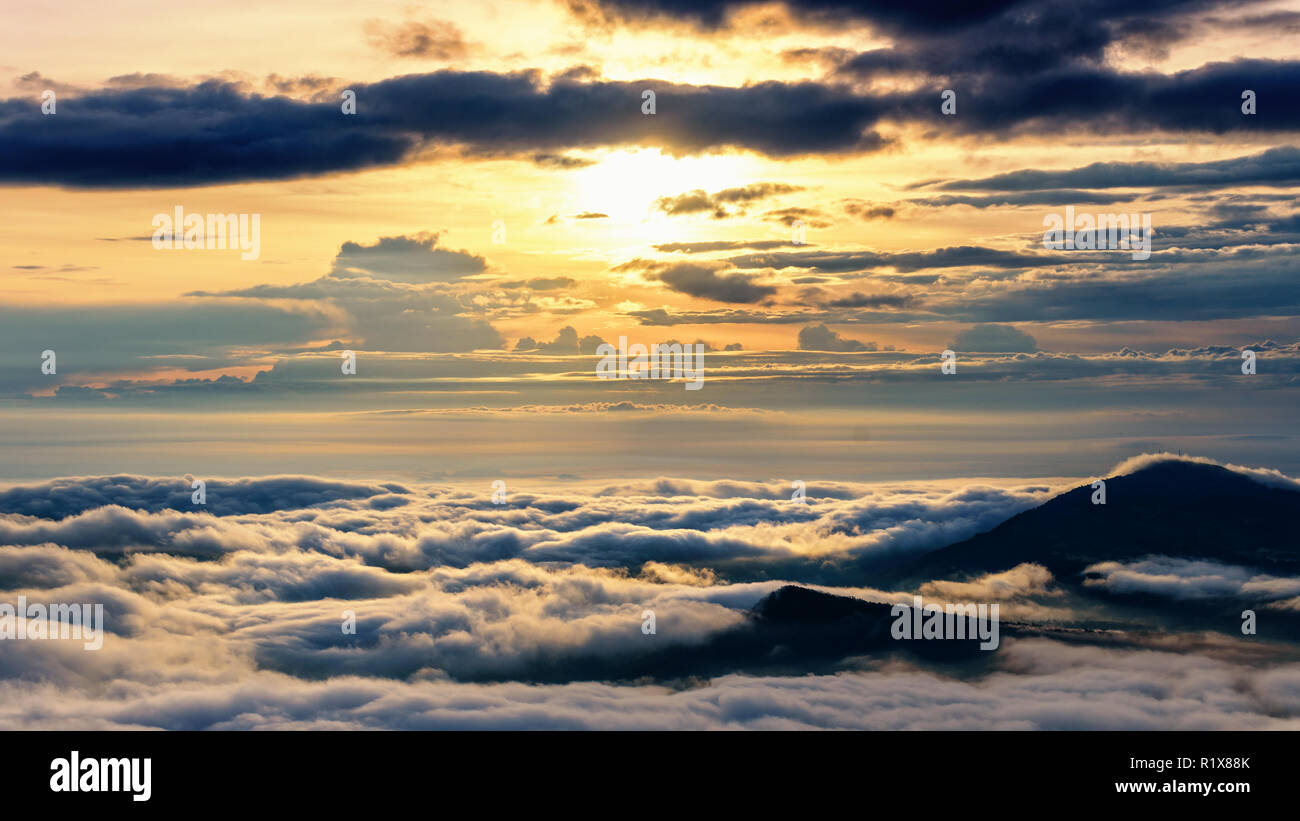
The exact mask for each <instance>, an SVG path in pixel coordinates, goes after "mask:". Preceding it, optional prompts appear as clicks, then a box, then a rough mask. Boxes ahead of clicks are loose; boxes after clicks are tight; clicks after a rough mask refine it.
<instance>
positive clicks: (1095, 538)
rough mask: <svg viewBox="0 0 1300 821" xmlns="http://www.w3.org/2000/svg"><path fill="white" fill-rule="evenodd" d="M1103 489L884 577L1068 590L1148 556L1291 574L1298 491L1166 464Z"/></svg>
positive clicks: (1083, 490)
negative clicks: (1014, 572)
mask: <svg viewBox="0 0 1300 821" xmlns="http://www.w3.org/2000/svg"><path fill="white" fill-rule="evenodd" d="M1105 482H1106V487H1105V490H1106V501H1105V504H1093V501H1092V497H1093V494H1094V490H1093V488H1092V487H1091V485H1084V486H1082V487H1077V488H1075V489H1074V490H1071V491H1069V492H1067V493H1063V494H1061V495H1060V496H1057V497H1055V498H1053V499H1051V500H1050V501H1048V502H1045V503H1044V504H1042V505H1040V506H1038V507H1036V508H1034V509H1032V510H1027V511H1025V512H1023V513H1020V514H1017V515H1016V516H1013V517H1012V518H1010V519H1008V520H1007V521H1005V522H1003V523H1002V524H1000V525H998V526H997V527H995V528H993V529H992V530H990V531H988V532H986V533H982V534H979V535H977V536H974V537H972V538H969V539H966V540H965V541H962V542H958V543H957V544H953V545H950V546H948V547H945V548H942V549H940V550H937V551H935V552H933V553H929V554H926V555H925V556H922V557H920V558H918V559H916V560H913V561H912V562H910V563H908V564H905V565H903V566H901V567H900V568H898V569H897V570H896V572H895V573H894V574H891V575H892V576H893V578H894V579H896V580H909V581H927V580H930V579H956V578H965V577H970V576H975V575H979V574H984V573H991V572H999V571H1003V570H1008V569H1010V568H1012V567H1015V566H1016V565H1018V564H1021V563H1023V562H1035V563H1037V564H1041V565H1043V566H1045V567H1046V568H1047V569H1048V570H1050V571H1051V572H1052V575H1053V576H1055V577H1056V578H1057V579H1058V580H1059V581H1061V582H1063V583H1066V584H1077V583H1078V582H1080V581H1081V578H1080V576H1081V574H1082V572H1083V570H1084V568H1086V567H1087V566H1088V565H1090V564H1093V563H1096V562H1103V561H1121V562H1126V561H1136V560H1138V559H1142V558H1144V557H1147V556H1153V555H1161V556H1172V557H1175V558H1180V559H1193V560H1212V561H1217V562H1223V563H1225V564H1234V565H1244V566H1246V567H1253V568H1258V569H1260V570H1263V571H1266V572H1270V573H1274V574H1276V575H1300V542H1298V540H1297V538H1296V529H1297V526H1298V525H1300V492H1297V491H1294V490H1285V489H1281V488H1274V487H1268V486H1266V485H1263V484H1261V483H1259V482H1257V481H1255V480H1254V479H1251V478H1249V477H1247V476H1245V475H1243V474H1240V473H1236V472H1234V471H1231V470H1228V469H1227V468H1223V467H1219V466H1217V465H1207V464H1200V463H1195V462H1185V461H1173V460H1170V461H1164V462H1157V463H1155V464H1152V465H1150V466H1148V467H1145V468H1142V469H1141V470H1138V471H1136V472H1135V473H1131V474H1128V475H1125V476H1116V477H1111V478H1109V479H1106V480H1105Z"/></svg>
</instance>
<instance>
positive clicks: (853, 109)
mask: <svg viewBox="0 0 1300 821" xmlns="http://www.w3.org/2000/svg"><path fill="white" fill-rule="evenodd" d="M1048 50H1049V51H1052V53H1056V49H1055V48H1054V47H1052V48H1050V49H1048ZM944 82H945V86H942V87H951V88H954V89H955V90H957V92H958V100H959V102H958V112H959V114H958V116H955V117H945V116H943V115H942V114H940V112H939V106H938V96H937V93H936V91H935V89H934V88H924V89H921V90H917V91H911V92H881V93H875V94H872V93H867V92H857V91H854V90H853V89H852V88H850V87H849V85H846V84H839V83H824V82H811V81H806V82H798V83H781V82H762V83H755V84H752V85H747V86H743V87H738V88H736V87H723V86H688V85H677V84H672V83H668V82H661V81H656V80H650V79H647V80H639V81H635V82H608V81H599V80H590V79H587V78H586V75H581V76H578V75H573V74H565V75H561V76H560V77H559V78H558V79H555V80H554V81H553V82H551V83H550V84H549V85H546V84H544V83H543V82H542V78H541V75H540V74H539V73H538V72H535V71H528V72H519V73H513V74H494V73H490V72H457V71H439V72H435V73H432V74H424V75H408V76H403V77H395V78H391V79H388V80H384V81H381V82H378V83H373V84H369V85H366V84H354V85H353V86H352V88H351V90H353V91H355V92H356V95H357V100H356V102H357V110H356V114H355V115H345V114H343V113H342V112H341V110H340V104H339V102H338V101H332V102H331V101H320V102H308V101H303V100H297V99H292V98H288V97H265V96H261V95H259V94H255V93H249V92H246V91H244V90H243V89H242V88H241V87H240V86H238V85H237V84H234V83H227V82H221V81H218V80H209V81H205V82H202V83H199V84H198V85H195V86H193V87H189V88H176V87H170V86H166V87H164V86H158V87H143V88H112V89H104V90H99V91H93V92H88V93H84V94H82V95H81V96H77V97H73V98H71V99H68V100H66V101H63V102H62V105H61V106H60V108H59V114H58V116H57V117H45V116H43V115H42V114H41V113H40V109H39V105H38V103H37V102H36V101H34V100H24V99H11V100H7V101H4V102H0V182H9V183H20V184H25V183H49V184H58V185H65V186H71V187H87V188H113V187H132V186H134V187H168V186H187V185H207V184H216V183H225V182H234V181H239V180H261V179H286V178H294V177H301V176H309V175H314V174H327V173H334V172H343V171H357V170H361V169H365V168H372V167H377V166H389V165H396V164H400V163H403V162H410V161H414V160H416V159H418V158H419V157H421V156H424V155H425V154H426V153H427V152H429V151H431V150H433V149H437V148H440V147H450V146H459V147H462V148H463V149H464V150H466V151H467V152H469V153H470V154H472V155H479V156H520V157H524V158H529V159H532V160H533V161H537V158H538V157H560V156H564V152H566V151H568V150H570V149H582V148H595V147H603V146H631V145H647V146H658V147H662V148H664V149H666V150H667V151H669V152H671V153H674V154H693V153H702V152H716V151H725V150H729V149H743V150H750V151H754V152H757V153H760V154H764V155H767V156H772V157H795V156H806V155H844V154H854V153H866V152H872V151H876V150H879V149H881V148H883V147H885V146H886V145H887V144H888V140H887V138H885V137H883V136H881V134H879V133H877V132H876V131H874V130H873V129H874V128H875V127H876V126H877V125H879V124H881V123H882V121H886V120H888V121H891V122H897V123H903V124H907V123H918V124H921V125H924V126H926V127H927V128H930V129H932V130H935V129H937V130H936V131H935V133H936V134H939V133H949V134H990V133H993V134H1004V135H1011V134H1015V133H1033V134H1038V133H1041V134H1051V133H1059V132H1061V131H1063V130H1067V129H1075V128H1080V127H1087V128H1091V129H1093V130H1094V131H1097V132H1099V133H1134V132H1142V131H1146V130H1149V129H1152V128H1158V129H1165V130H1170V131H1174V132H1193V133H1198V132H1199V133H1204V132H1211V133H1224V132H1228V131H1232V130H1240V129H1249V130H1250V131H1251V132H1254V133H1260V132H1281V131H1288V130H1291V131H1293V130H1296V129H1297V128H1300V109H1296V108H1295V107H1294V106H1289V105H1286V104H1284V102H1283V101H1286V100H1289V99H1290V95H1291V93H1292V90H1293V89H1294V88H1295V87H1296V86H1297V85H1300V63H1296V62H1284V61H1269V60H1237V61H1234V62H1230V63H1212V64H1209V65H1207V66H1203V67H1201V68H1197V69H1193V70H1189V71H1184V72H1180V73H1177V74H1173V75H1163V74H1158V73H1154V72H1147V73H1140V74H1124V73H1119V72H1116V71H1115V70H1113V69H1111V68H1108V67H1105V66H1103V65H1101V64H1094V63H1071V64H1068V65H1061V66H1058V67H1052V68H1049V69H1045V70H1042V71H1036V72H1033V73H1029V74H1026V72H1025V69H1024V68H1023V67H1022V66H1019V65H1016V66H1015V67H1014V68H1013V69H1008V70H1007V71H1005V72H1002V73H999V70H998V69H997V68H996V66H991V65H990V64H989V62H988V61H987V60H985V59H984V58H973V59H972V63H971V66H970V67H969V71H968V72H967V73H965V74H963V73H961V72H953V76H952V77H948V78H945V80H944ZM1247 88H1249V89H1252V90H1254V91H1255V92H1256V93H1257V94H1258V97H1259V100H1260V104H1259V109H1258V113H1257V114H1256V115H1253V116H1249V117H1247V116H1245V115H1243V114H1242V113H1241V112H1240V109H1239V106H1240V94H1241V91H1242V89H1247ZM647 90H648V91H654V92H655V94H656V95H657V97H656V113H655V114H654V115H653V116H648V115H643V114H642V113H641V102H642V92H643V91H647ZM1207 101H1221V102H1220V104H1218V105H1215V104H1209V103H1208V102H1207ZM563 164H564V163H561V165H563ZM1052 187H1061V186H1059V185H1057V186H1052Z"/></svg>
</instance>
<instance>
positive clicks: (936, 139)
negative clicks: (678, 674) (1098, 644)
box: [0, 1, 1300, 480]
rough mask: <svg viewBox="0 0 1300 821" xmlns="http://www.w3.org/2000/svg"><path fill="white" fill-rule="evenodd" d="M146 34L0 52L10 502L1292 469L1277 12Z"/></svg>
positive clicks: (85, 19)
mask: <svg viewBox="0 0 1300 821" xmlns="http://www.w3.org/2000/svg"><path fill="white" fill-rule="evenodd" d="M931 6H933V8H931ZM168 8H169V9H171V10H172V11H174V12H176V13H177V14H179V15H180V17H179V20H181V21H182V23H183V24H179V25H175V26H170V27H169V31H168V33H167V36H166V37H160V36H159V35H158V32H157V30H156V28H157V24H156V22H155V21H156V14H157V7H156V5H155V4H151V3H145V2H140V3H124V4H117V5H115V6H114V7H113V8H112V9H109V8H107V7H104V6H102V4H93V3H86V4H80V3H65V4H60V5H59V6H58V7H32V8H26V9H23V10H20V11H18V12H16V13H15V14H13V15H12V16H11V20H10V21H9V24H8V25H6V27H5V29H4V31H3V32H0V46H3V50H2V51H3V54H4V55H5V57H4V58H3V65H0V74H2V75H3V83H4V85H3V86H0V89H3V91H2V93H3V102H0V148H2V149H3V151H0V183H3V184H4V185H5V187H6V192H5V193H6V197H5V200H6V203H7V205H8V206H9V207H8V208H6V219H5V221H4V224H3V225H2V226H0V242H3V246H4V248H5V250H6V252H7V253H6V255H5V259H4V261H3V263H0V264H3V265H4V266H5V267H6V269H7V270H6V271H5V276H6V285H5V292H6V299H5V300H4V303H3V306H2V307H0V312H2V313H3V317H0V318H2V319H3V322H0V337H2V338H3V343H4V344H3V346H0V373H2V374H3V376H4V379H3V387H2V388H0V395H2V396H3V398H2V399H0V403H2V405H0V414H3V417H4V418H5V420H6V424H5V425H4V427H3V430H4V432H3V433H2V434H0V436H3V441H4V446H5V449H6V452H7V453H8V454H10V457H11V458H10V459H7V460H6V462H7V465H6V469H5V471H4V472H5V474H6V475H8V476H10V477H12V478H19V477H26V478H39V477H45V476H52V475H62V474H68V473H72V472H79V471H89V472H113V471H117V470H136V471H143V472H150V473H157V472H167V473H176V472H181V473H185V472H198V473H212V474H216V475H227V476H234V475H250V474H264V473H268V472H275V471H278V470H279V471H282V470H286V469H293V470H300V471H304V472H310V473H317V474H330V475H350V476H369V477H379V478H384V477H390V476H398V475H401V476H405V477H409V478H423V479H436V478H447V477H463V478H466V479H468V480H472V479H477V478H479V477H481V476H489V475H490V476H493V477H499V478H507V477H519V478H525V477H528V478H533V479H537V480H541V479H548V478H549V479H554V478H556V477H559V476H566V475H574V476H581V477H585V478H595V477H599V476H641V475H650V474H656V473H669V474H675V475H690V476H696V477H700V478H723V477H733V478H747V479H767V478H781V477H805V478H806V477H827V478H831V477H833V478H840V479H873V478H901V477H915V478H944V477H950V476H1061V475H1080V474H1091V473H1096V472H1099V471H1101V470H1104V469H1105V468H1106V467H1108V466H1109V465H1112V464H1114V463H1115V462H1117V461H1119V460H1120V459H1123V458H1126V457H1127V456H1130V455H1133V454H1134V453H1135V452H1142V451H1143V450H1152V449H1163V450H1170V451H1177V450H1184V451H1188V452H1196V453H1201V454H1205V455H1208V456H1213V457H1216V458H1220V459H1236V460H1246V461H1252V460H1253V461H1255V462H1259V461H1261V460H1264V459H1265V458H1267V459H1271V460H1273V461H1274V462H1276V464H1274V466H1275V467H1279V468H1282V467H1288V468H1292V469H1298V468H1300V464H1297V458H1296V451H1295V448H1294V447H1293V444H1294V439H1293V436H1292V434H1291V431H1290V424H1289V423H1290V419H1289V414H1287V412H1286V410H1287V408H1289V407H1291V406H1292V404H1293V401H1292V397H1293V396H1294V393H1293V392H1294V384H1293V383H1294V379H1295V374H1296V350H1295V343H1296V341H1297V339H1298V338H1300V325H1298V324H1297V308H1298V307H1300V301H1298V300H1297V296H1300V294H1298V293H1297V286H1296V284H1295V279H1294V276H1293V272H1294V269H1295V266H1294V254H1295V241H1296V238H1297V231H1300V224H1298V223H1297V222H1296V214H1295V212H1293V210H1292V208H1293V196H1292V190H1293V188H1294V185H1295V183H1296V179H1297V175H1298V174H1300V149H1298V148H1297V147H1296V146H1295V145H1294V144H1293V143H1294V133H1295V130H1296V129H1297V127H1298V126H1300V120H1297V115H1296V114H1295V112H1294V106H1292V105H1291V104H1290V103H1291V100H1292V98H1293V93H1292V91H1291V89H1293V88H1294V87H1295V82H1294V81H1295V80H1296V79H1297V77H1296V71H1297V66H1296V63H1295V62H1294V60H1293V59H1292V57H1293V53H1294V49H1293V48H1292V46H1293V44H1294V39H1293V38H1292V37H1290V36H1289V35H1294V34H1295V32H1296V31H1297V26H1300V22H1298V21H1300V6H1297V5H1296V4H1294V3H1259V2H1246V3H1241V2H1228V3H1220V2H1169V3H1162V4H1160V5H1159V6H1158V7H1155V8H1145V7H1134V6H1131V5H1128V4H1120V3H1112V2H1090V3H1083V4H1079V3H1032V4H1031V3H1018V2H996V3H990V4H984V5H981V6H979V7H977V9H976V10H964V5H962V4H954V5H953V6H952V7H951V8H949V7H948V6H947V5H945V4H943V3H935V4H922V5H920V6H915V7H913V6H909V7H908V8H907V9H897V8H895V7H893V6H892V5H890V4H880V5H878V4H873V3H861V4H859V3H842V2H825V3H823V2H807V3H802V2H800V3H792V4H787V5H782V4H759V3H748V2H722V3H703V4H692V5H691V6H690V8H689V9H687V8H685V7H681V6H677V5H674V4H668V3H664V4H657V3H649V4H641V3H637V4H631V3H621V2H580V3H553V2H540V1H539V2H510V3H503V2H495V3H491V2H490V3H483V4H475V6H474V7H473V8H466V7H464V6H463V4H438V3H426V4H418V5H412V4H391V5H390V4H384V3H376V4H366V5H365V6H364V7H358V6H356V4H351V3H348V4H343V3H338V4H335V3H314V4H312V6H311V9H310V13H306V12H304V10H303V9H302V8H301V7H298V6H296V5H295V4H291V3H280V4H276V3H272V4H262V3H259V4H239V3H235V4H227V5H225V6H223V7H221V8H220V9H212V8H208V7H207V6H205V5H203V4H185V3H181V4H169V6H168ZM56 31H57V36H55V35H54V32H56ZM1245 90H1250V91H1251V92H1253V94H1254V98H1253V105H1254V109H1253V110H1254V113H1252V114H1247V113H1243V111H1244V107H1245V105H1246V103H1245V102H1243V99H1242V95H1243V92H1244V91H1245ZM345 91H346V92H350V93H351V99H352V100H353V101H354V102H355V109H354V110H355V113H352V114H345V113H344V108H345V97H346V96H347V95H345V94H344V92H345ZM647 91H649V92H653V94H654V107H653V113H649V110H650V109H649V108H648V107H647V102H646V98H645V92H647ZM947 91H951V92H952V93H953V95H952V96H951V98H950V99H951V105H950V106H949V107H948V109H947V110H949V111H951V112H952V113H944V110H945V109H944V106H945V105H947V103H948V100H949V98H948V95H946V94H945V92H947ZM47 92H49V93H52V94H53V95H54V97H53V101H54V109H53V112H52V113H49V114H46V113H43V111H42V103H43V100H44V99H45V97H46V96H47ZM1067 207H1071V208H1072V209H1074V211H1076V212H1078V213H1080V214H1084V213H1086V214H1094V213H1096V214H1133V215H1144V214H1145V215H1149V216H1150V219H1151V224H1152V235H1153V236H1152V241H1151V252H1150V255H1149V257H1148V258H1145V259H1137V258H1135V257H1136V256H1139V255H1135V254H1131V253H1129V252H1128V251H1127V250H1123V249H1119V250H1115V249H1107V250H1084V249H1070V250H1064V249H1062V250H1053V249H1051V248H1047V247H1045V245H1044V242H1043V233H1044V225H1045V220H1047V219H1050V218H1051V215H1064V214H1065V209H1066V208H1067ZM177 208H180V209H182V212H183V213H185V214H190V213H197V214H199V215H206V214H242V215H246V216H249V215H257V217H258V226H259V234H258V248H257V249H256V253H255V258H247V259H246V258H244V257H245V256H250V254H246V253H243V252H241V250H240V248H239V247H238V245H237V243H234V242H231V243H230V246H231V247H228V248H212V249H207V248H202V247H200V248H196V249H183V248H178V249H167V248H161V249H160V248H155V247H154V245H155V243H154V242H153V235H154V233H155V229H156V228H157V225H156V224H155V222H154V218H155V215H159V214H165V215H169V216H170V215H172V214H173V213H174V212H175V209H177ZM1135 218H1136V217H1135ZM620 337H626V338H627V340H628V342H629V344H635V343H641V344H645V345H650V344H654V343H669V342H672V341H680V342H695V341H702V342H704V343H706V344H707V345H708V346H709V348H708V354H707V359H706V362H705V366H704V367H705V380H704V383H703V385H702V387H701V389H700V390H698V391H690V392H685V391H684V390H683V387H684V386H683V384H682V382H681V381H680V380H678V381H675V382H670V381H658V380H656V381H653V382H652V381H650V380H639V381H632V380H600V379H597V378H595V377H596V373H595V364H596V357H595V356H594V348H595V346H596V345H598V344H600V343H601V342H608V343H610V344H614V345H617V344H618V340H619V338H620ZM1245 349H1251V350H1254V351H1255V352H1256V353H1257V355H1258V360H1257V372H1256V373H1255V374H1253V375H1243V374H1242V373H1241V372H1240V365H1241V352H1242V350H1245ZM46 350H51V351H54V352H55V354H56V357H57V359H56V368H55V372H54V373H46V372H43V371H42V367H41V366H42V352H44V351H46ZM345 350H349V351H353V352H354V353H356V355H357V363H358V364H357V370H356V373H355V374H351V375H345V374H343V373H341V362H340V360H341V357H342V352H343V351H345ZM945 350H951V351H954V353H955V354H956V356H957V357H958V368H957V372H956V373H955V374H944V373H942V372H941V370H940V364H941V363H940V358H939V357H940V355H941V353H942V352H943V351H945ZM664 406H672V407H671V408H668V409H665V408H664ZM611 408H617V409H618V410H611ZM665 440H668V441H669V442H671V445H670V446H667V447H658V446H656V445H654V444H653V443H655V442H663V441H665ZM507 442H508V443H509V445H506V444H505V443H507Z"/></svg>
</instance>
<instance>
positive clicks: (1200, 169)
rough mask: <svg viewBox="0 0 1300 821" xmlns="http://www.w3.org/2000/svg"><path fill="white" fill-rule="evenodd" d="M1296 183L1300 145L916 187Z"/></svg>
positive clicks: (972, 188) (981, 188)
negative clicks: (1209, 159)
mask: <svg viewBox="0 0 1300 821" xmlns="http://www.w3.org/2000/svg"><path fill="white" fill-rule="evenodd" d="M1297 183H1300V148H1296V147H1294V146H1280V147H1278V148H1270V149H1269V150H1267V151H1263V152H1261V153H1259V154H1250V155H1248V156H1244V157H1233V158H1232V159H1227V160H1215V161H1212V162H1184V163H1153V162H1097V163H1092V164H1091V165H1086V166H1083V167H1082V168H1072V169H1069V170H1065V171H1038V170H1034V169H1025V170H1022V171H1011V172H1008V173H1005V174H995V175H993V176H991V177H982V178H979V179H971V180H949V181H947V182H942V183H920V184H918V185H916V186H913V187H914V188H915V187H931V188H934V189H936V190H939V191H1003V192H1020V191H1025V192H1037V193H1039V194H1043V195H1050V194H1055V193H1064V194H1070V195H1073V194H1074V192H1068V191H1067V192H1055V191H1052V190H1051V189H1060V188H1085V189H1107V188H1157V187H1193V188H1229V187H1234V186H1241V185H1267V186H1280V187H1291V186H1294V185H1296V184H1297ZM942 199H947V198H946V197H945V198H942ZM1028 202H1029V203H1032V201H1028ZM1027 204H1028V203H1027ZM1032 204H1037V203H1032Z"/></svg>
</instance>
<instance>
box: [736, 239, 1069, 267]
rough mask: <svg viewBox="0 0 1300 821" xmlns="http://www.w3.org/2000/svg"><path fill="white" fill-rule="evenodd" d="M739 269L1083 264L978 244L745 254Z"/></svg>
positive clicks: (739, 258) (738, 258)
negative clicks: (893, 250) (901, 249)
mask: <svg viewBox="0 0 1300 821" xmlns="http://www.w3.org/2000/svg"><path fill="white" fill-rule="evenodd" d="M727 261H728V262H729V263H731V265H733V266H735V267H736V268H742V269H759V268H776V269H784V268H803V269H806V270H808V271H815V272H819V273H846V272H850V271H862V270H865V269H867V268H875V267H891V268H894V269H896V270H899V271H919V270H923V269H927V268H959V267H964V266H968V265H983V266H988V267H992V268H1026V267H1034V266H1038V265H1061V264H1066V263H1071V262H1080V261H1082V260H1081V258H1080V257H1078V256H1074V257H1071V256H1069V255H1062V254H1056V255H1043V254H1027V253H1022V252H1018V251H1002V250H999V249H996V248H983V247H979V246H974V245H961V246H954V247H949V248H936V249H934V250H931V251H906V252H901V253H888V252H874V251H843V252H841V251H809V252H802V253H800V252H792V251H791V252H781V253H771V254H744V255H741V256H735V257H731V258H730V259H728V260H727Z"/></svg>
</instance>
